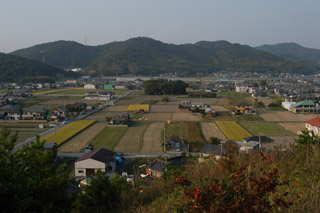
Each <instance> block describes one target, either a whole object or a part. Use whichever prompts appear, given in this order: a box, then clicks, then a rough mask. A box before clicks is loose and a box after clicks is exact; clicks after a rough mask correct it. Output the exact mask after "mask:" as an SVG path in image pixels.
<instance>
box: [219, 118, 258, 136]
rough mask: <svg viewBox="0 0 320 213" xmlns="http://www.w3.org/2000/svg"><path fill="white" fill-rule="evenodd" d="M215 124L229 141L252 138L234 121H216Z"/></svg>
mask: <svg viewBox="0 0 320 213" xmlns="http://www.w3.org/2000/svg"><path fill="white" fill-rule="evenodd" d="M216 123H217V126H218V127H219V128H220V129H221V130H222V132H223V134H224V135H225V136H226V137H227V138H228V139H229V140H233V141H243V138H246V137H250V136H252V135H251V134H250V133H249V132H248V131H247V130H245V129H244V128H243V127H242V126H240V124H238V123H237V122H235V121H217V122H216Z"/></svg>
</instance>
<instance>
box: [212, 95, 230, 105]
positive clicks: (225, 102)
mask: <svg viewBox="0 0 320 213" xmlns="http://www.w3.org/2000/svg"><path fill="white" fill-rule="evenodd" d="M228 104H229V100H228V98H227V97H221V98H218V101H217V103H216V104H215V105H221V106H224V105H228Z"/></svg>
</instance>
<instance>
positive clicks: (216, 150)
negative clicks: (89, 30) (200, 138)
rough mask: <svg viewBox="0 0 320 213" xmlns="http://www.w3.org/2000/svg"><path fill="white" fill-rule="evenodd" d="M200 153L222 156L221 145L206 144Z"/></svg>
mask: <svg viewBox="0 0 320 213" xmlns="http://www.w3.org/2000/svg"><path fill="white" fill-rule="evenodd" d="M200 153H204V154H215V155H220V154H221V144H219V145H214V144H205V145H204V146H203V147H202V149H201V151H200Z"/></svg>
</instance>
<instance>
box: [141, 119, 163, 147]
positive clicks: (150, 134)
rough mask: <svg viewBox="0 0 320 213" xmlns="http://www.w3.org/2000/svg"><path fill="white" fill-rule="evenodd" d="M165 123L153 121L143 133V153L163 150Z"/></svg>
mask: <svg viewBox="0 0 320 213" xmlns="http://www.w3.org/2000/svg"><path fill="white" fill-rule="evenodd" d="M164 124H165V123H151V124H150V125H149V126H148V128H147V130H146V132H145V133H144V135H143V145H142V149H141V151H140V152H141V153H161V152H162V132H163V127H164Z"/></svg>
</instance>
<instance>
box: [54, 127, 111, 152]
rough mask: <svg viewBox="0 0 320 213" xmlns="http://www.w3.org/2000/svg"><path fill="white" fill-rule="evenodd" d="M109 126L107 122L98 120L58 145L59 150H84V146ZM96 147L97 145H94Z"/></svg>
mask: <svg viewBox="0 0 320 213" xmlns="http://www.w3.org/2000/svg"><path fill="white" fill-rule="evenodd" d="M106 126H107V123H106V122H97V123H95V124H93V125H92V126H90V127H89V128H87V129H85V130H84V131H82V132H81V133H79V134H78V135H76V136H75V137H73V138H71V139H70V140H68V141H67V142H66V143H63V144H62V145H61V146H59V147H58V151H59V152H82V151H83V147H85V146H86V145H88V144H89V143H90V141H91V140H92V139H93V138H94V137H95V136H96V135H97V134H99V132H101V130H103V129H104V128H105V127H106ZM94 148H96V147H94Z"/></svg>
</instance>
